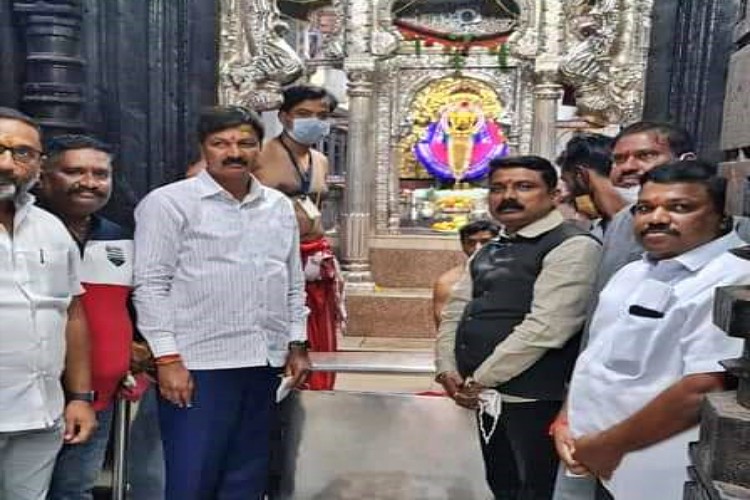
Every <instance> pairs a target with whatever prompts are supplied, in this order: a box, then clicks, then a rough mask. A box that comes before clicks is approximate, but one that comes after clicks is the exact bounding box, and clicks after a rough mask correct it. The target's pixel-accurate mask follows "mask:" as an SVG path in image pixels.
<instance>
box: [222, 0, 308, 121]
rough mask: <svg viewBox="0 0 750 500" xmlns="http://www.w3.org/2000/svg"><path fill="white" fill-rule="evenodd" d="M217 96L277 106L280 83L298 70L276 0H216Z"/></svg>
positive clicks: (259, 107) (298, 62)
mask: <svg viewBox="0 0 750 500" xmlns="http://www.w3.org/2000/svg"><path fill="white" fill-rule="evenodd" d="M220 9H221V44H220V45H221V47H220V55H219V57H220V61H219V100H220V102H221V103H222V104H240V105H244V106H249V107H252V108H254V109H256V110H259V111H266V110H270V109H274V108H276V107H278V105H279V104H280V103H281V93H280V91H281V86H282V85H285V84H288V83H291V82H293V81H294V80H296V79H297V78H299V77H300V75H302V73H303V69H304V65H303V62H302V60H301V59H300V57H299V56H298V55H297V53H296V52H295V51H294V49H293V48H292V47H291V46H289V44H288V43H287V42H286V41H285V40H284V35H285V34H286V33H287V31H288V30H289V26H288V25H287V24H286V23H285V22H284V21H282V20H281V17H280V16H281V14H280V12H279V9H278V7H277V5H276V1H275V0H221V3H220Z"/></svg>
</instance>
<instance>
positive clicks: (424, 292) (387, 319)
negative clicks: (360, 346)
mask: <svg viewBox="0 0 750 500" xmlns="http://www.w3.org/2000/svg"><path fill="white" fill-rule="evenodd" d="M346 304H347V311H348V314H349V321H348V327H347V332H346V336H351V337H365V338H366V337H381V338H384V337H388V338H394V337H396V338H405V339H434V338H435V325H434V322H433V319H432V290H431V289H429V288H381V287H376V288H375V290H373V291H359V290H353V291H351V292H347V296H346Z"/></svg>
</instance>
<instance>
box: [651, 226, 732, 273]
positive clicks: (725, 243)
mask: <svg viewBox="0 0 750 500" xmlns="http://www.w3.org/2000/svg"><path fill="white" fill-rule="evenodd" d="M744 244H745V243H744V242H743V241H742V239H741V238H740V237H739V235H738V234H737V232H736V231H730V232H729V233H727V234H725V235H724V236H721V237H719V238H716V239H714V240H711V241H709V242H708V243H704V244H703V245H701V246H699V247H696V248H693V249H692V250H688V251H687V252H685V253H683V254H680V255H678V256H676V257H673V258H671V259H664V260H653V259H651V258H650V257H649V256H648V252H645V253H644V254H643V259H644V260H645V261H646V263H648V264H649V265H651V266H669V267H671V266H674V265H675V264H678V265H679V266H681V267H683V268H685V269H687V270H688V271H690V272H695V271H697V270H699V269H701V268H702V267H703V266H705V265H706V264H708V263H709V262H711V261H712V260H714V259H715V258H716V257H718V256H719V255H721V254H723V253H724V252H726V251H727V250H731V249H732V248H736V247H738V246H742V245H744Z"/></svg>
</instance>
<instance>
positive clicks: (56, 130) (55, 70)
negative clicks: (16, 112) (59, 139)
mask: <svg viewBox="0 0 750 500" xmlns="http://www.w3.org/2000/svg"><path fill="white" fill-rule="evenodd" d="M13 10H14V11H16V12H17V13H19V14H22V15H23V16H24V28H25V29H24V35H25V36H24V38H25V40H26V68H25V72H26V77H25V84H24V86H23V94H22V97H21V108H22V109H23V110H24V111H25V112H27V113H28V114H30V115H31V116H33V117H34V118H36V119H37V120H38V121H39V123H40V124H41V125H42V127H44V129H45V131H46V132H47V133H49V134H52V135H55V134H60V133H70V132H80V131H81V130H83V128H84V123H83V118H82V116H83V102H84V101H83V85H84V64H85V63H84V60H83V58H82V57H81V15H82V12H81V10H82V9H81V2H80V0H67V1H58V2H47V1H16V2H14V3H13Z"/></svg>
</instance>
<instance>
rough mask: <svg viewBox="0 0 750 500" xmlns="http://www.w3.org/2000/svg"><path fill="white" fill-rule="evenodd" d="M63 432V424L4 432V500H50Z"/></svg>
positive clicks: (0, 463) (0, 443)
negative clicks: (52, 479) (48, 492)
mask: <svg viewBox="0 0 750 500" xmlns="http://www.w3.org/2000/svg"><path fill="white" fill-rule="evenodd" d="M63 430H64V429H63V425H62V423H60V424H58V425H56V426H55V427H53V428H52V429H41V430H35V431H24V432H0V498H2V499H3V500H44V499H45V498H46V496H47V489H48V488H49V483H50V479H51V478H52V470H53V469H54V466H55V458H56V457H57V452H58V451H60V447H61V446H62V441H63Z"/></svg>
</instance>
